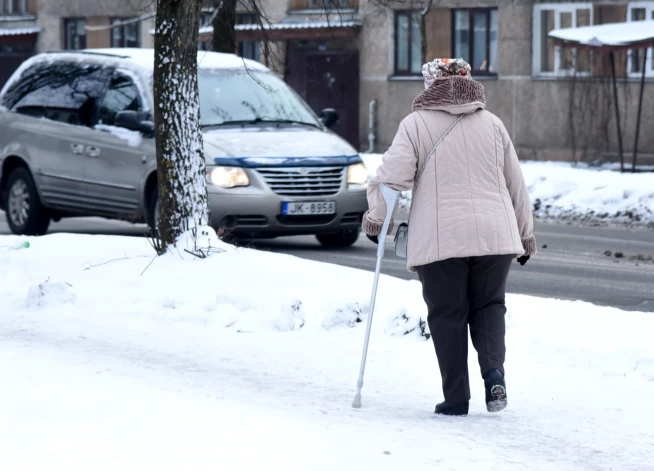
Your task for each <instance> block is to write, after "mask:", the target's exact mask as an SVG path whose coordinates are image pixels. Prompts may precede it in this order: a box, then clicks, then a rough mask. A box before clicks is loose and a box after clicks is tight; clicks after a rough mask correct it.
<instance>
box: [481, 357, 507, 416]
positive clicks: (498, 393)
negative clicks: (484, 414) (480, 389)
mask: <svg viewBox="0 0 654 471" xmlns="http://www.w3.org/2000/svg"><path fill="white" fill-rule="evenodd" d="M484 385H485V386H486V409H488V412H499V411H501V410H502V409H504V408H505V407H506V404H507V400H506V382H505V381H504V374H503V373H502V372H501V371H500V370H498V369H497V368H495V369H492V370H490V371H489V372H488V373H486V374H485V375H484Z"/></svg>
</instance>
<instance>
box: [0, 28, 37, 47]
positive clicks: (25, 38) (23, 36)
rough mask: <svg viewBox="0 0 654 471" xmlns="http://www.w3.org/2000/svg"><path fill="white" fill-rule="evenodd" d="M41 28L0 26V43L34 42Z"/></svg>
mask: <svg viewBox="0 0 654 471" xmlns="http://www.w3.org/2000/svg"><path fill="white" fill-rule="evenodd" d="M40 32H41V28H0V44H5V45H6V44H19V43H25V42H36V40H37V39H38V37H39V33H40Z"/></svg>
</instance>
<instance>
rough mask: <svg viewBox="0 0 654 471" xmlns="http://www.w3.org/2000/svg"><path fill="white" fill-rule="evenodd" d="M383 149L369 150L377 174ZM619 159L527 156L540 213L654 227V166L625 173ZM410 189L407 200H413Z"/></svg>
mask: <svg viewBox="0 0 654 471" xmlns="http://www.w3.org/2000/svg"><path fill="white" fill-rule="evenodd" d="M381 158H382V155H381V154H364V155H363V159H364V162H365V164H366V166H367V167H368V170H369V171H370V173H371V175H374V174H375V172H376V170H377V167H378V166H379V165H380V164H381ZM616 170H617V167H616V166H615V165H607V166H604V167H599V168H592V167H588V166H584V165H579V166H577V167H573V166H572V165H571V164H569V163H564V162H522V171H523V173H524V175H525V180H526V182H527V185H528V187H529V195H530V196H531V199H532V201H533V203H534V213H535V215H536V216H537V217H540V218H544V219H557V220H564V221H566V220H576V221H583V222H591V223H593V222H595V223H613V224H627V225H635V226H652V227H654V171H653V172H646V173H635V174H632V173H624V174H621V173H619V172H617V171H616ZM410 199H411V195H410V193H406V194H405V195H404V198H403V200H402V201H403V204H404V205H405V206H408V205H409V204H410Z"/></svg>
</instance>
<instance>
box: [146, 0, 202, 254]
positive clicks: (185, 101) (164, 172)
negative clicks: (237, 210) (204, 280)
mask: <svg viewBox="0 0 654 471" xmlns="http://www.w3.org/2000/svg"><path fill="white" fill-rule="evenodd" d="M201 6H202V1H201V0H157V20H156V40H155V50H154V110H155V111H154V113H155V115H154V120H155V125H156V129H155V132H156V146H157V176H158V183H159V238H160V239H161V244H162V246H161V250H162V252H165V251H166V249H167V247H168V246H170V245H174V244H175V243H176V241H177V239H178V237H179V236H180V235H181V234H182V233H184V232H186V231H189V230H192V229H194V228H198V227H199V226H205V225H207V224H208V222H209V217H208V216H209V214H208V208H207V182H206V179H205V160H204V150H203V141H202V133H201V131H200V104H199V98H198V74H197V63H198V62H197V61H198V58H197V54H198V30H199V27H200V12H201ZM155 217H157V215H156V214H155Z"/></svg>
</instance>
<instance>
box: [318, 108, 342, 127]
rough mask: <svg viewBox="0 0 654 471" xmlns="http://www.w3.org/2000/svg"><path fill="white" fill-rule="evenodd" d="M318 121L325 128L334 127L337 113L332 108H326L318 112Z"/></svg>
mask: <svg viewBox="0 0 654 471" xmlns="http://www.w3.org/2000/svg"><path fill="white" fill-rule="evenodd" d="M320 121H322V124H324V125H325V127H328V128H331V127H334V126H335V125H336V123H338V113H337V112H336V110H335V109H333V108H326V109H324V110H322V111H321V112H320Z"/></svg>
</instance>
